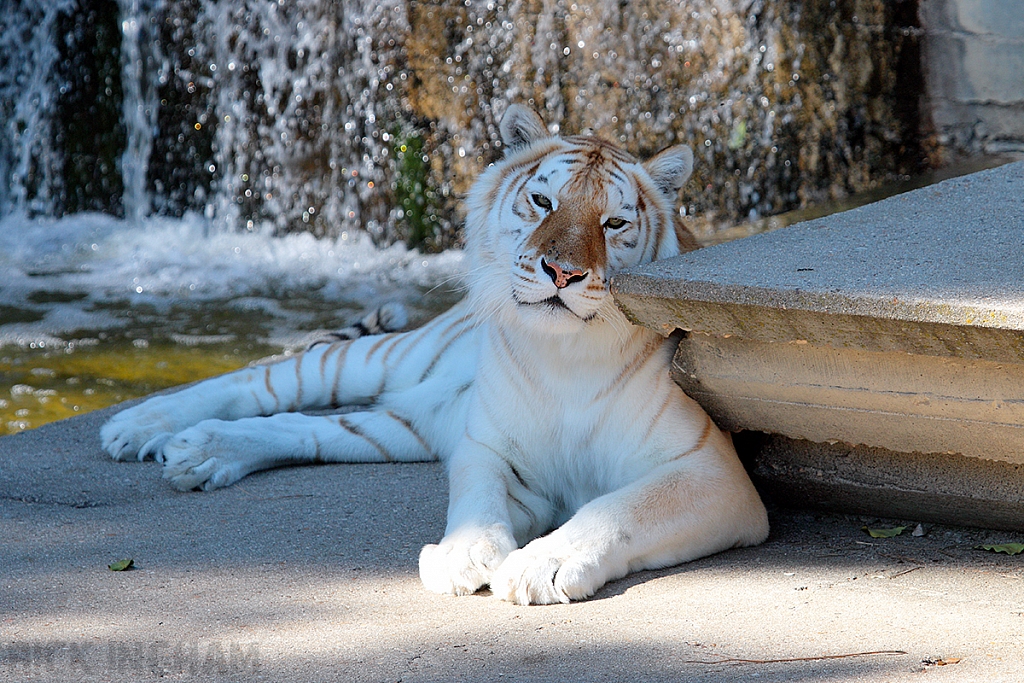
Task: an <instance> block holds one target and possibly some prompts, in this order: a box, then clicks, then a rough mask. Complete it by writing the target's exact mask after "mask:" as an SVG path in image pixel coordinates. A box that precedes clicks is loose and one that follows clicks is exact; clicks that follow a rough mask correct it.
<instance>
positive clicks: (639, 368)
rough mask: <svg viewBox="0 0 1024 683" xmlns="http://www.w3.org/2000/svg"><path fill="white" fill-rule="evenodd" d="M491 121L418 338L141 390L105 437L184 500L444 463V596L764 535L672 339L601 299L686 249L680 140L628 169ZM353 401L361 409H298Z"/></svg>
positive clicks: (660, 560) (594, 579)
mask: <svg viewBox="0 0 1024 683" xmlns="http://www.w3.org/2000/svg"><path fill="white" fill-rule="evenodd" d="M501 131H502V137H503V140H504V142H505V144H506V154H505V158H504V159H503V160H501V161H499V162H498V163H496V164H494V165H493V166H492V167H490V168H489V169H488V170H487V171H486V172H485V173H484V174H483V175H482V176H481V177H480V178H479V179H478V180H477V181H476V183H475V184H474V186H473V188H472V190H471V191H470V194H469V198H468V215H467V223H466V257H467V262H468V266H469V271H470V276H469V294H468V296H467V298H466V299H465V300H464V301H463V302H462V303H460V304H458V305H456V306H455V307H454V308H453V309H451V310H450V311H449V312H448V313H446V314H444V315H442V316H440V317H438V318H436V319H435V320H433V321H432V322H431V323H429V324H427V325H426V326H424V327H422V328H420V329H419V330H415V331H412V332H406V333H398V334H385V335H374V336H367V337H361V338H359V339H356V340H354V341H338V342H335V343H332V344H320V345H316V346H314V347H312V348H310V349H309V350H308V351H306V352H305V353H303V354H301V355H299V356H297V357H295V358H292V359H289V360H287V361H284V362H280V363H277V364H274V365H269V366H265V367H252V368H247V369H244V370H240V371H238V372H234V373H231V374H228V375H225V376H222V377H218V378H215V379H211V380H208V381H205V382H202V383H200V384H198V385H195V386H192V387H189V388H187V389H184V390H182V391H180V392H178V393H174V394H171V395H166V396H159V397H155V398H151V399H149V400H147V401H145V402H144V403H142V404H140V405H138V406H135V407H133V408H129V409H127V410H125V411H123V412H121V413H119V414H117V415H116V416H114V417H113V418H112V419H111V420H110V421H109V422H108V423H107V424H106V425H105V426H104V427H103V430H102V438H103V443H104V447H105V448H106V449H107V450H108V451H109V452H110V453H111V455H113V457H114V458H116V459H127V458H134V457H137V458H139V459H140V460H141V459H144V458H148V457H155V458H157V459H159V460H162V461H163V463H164V477H165V478H166V479H168V480H170V482H171V484H172V485H173V486H175V487H176V488H179V489H183V490H188V489H193V488H196V487H199V488H202V489H205V490H209V489H214V488H217V487H221V486H227V485H229V484H231V483H233V482H235V481H237V480H238V479H240V478H241V477H244V476H245V475H246V474H249V473H250V472H254V471H257V470H261V469H266V468H269V467H277V466H280V465H282V464H288V463H306V462H384V461H422V460H432V459H435V458H440V459H441V460H442V461H443V462H444V463H445V465H446V466H447V470H448V477H449V485H450V499H449V507H448V524H447V529H446V531H445V535H444V538H442V539H441V541H440V542H439V543H438V544H436V545H428V546H426V547H424V548H423V551H422V553H421V555H420V576H421V578H422V580H423V583H424V585H425V586H426V587H427V588H429V589H430V590H433V591H437V592H439V593H453V594H458V595H463V594H468V593H473V592H475V591H476V590H478V589H480V588H481V587H482V586H484V585H487V584H489V585H490V586H491V588H492V590H493V591H494V594H495V595H497V596H498V597H500V598H503V599H506V600H510V601H513V602H516V603H521V604H528V603H552V602H569V601H570V600H577V599H582V598H586V597H588V596H590V595H592V594H593V593H594V591H596V590H597V589H598V588H600V587H601V586H602V585H603V584H604V583H606V582H607V581H610V580H612V579H616V578H620V577H622V576H625V575H626V574H627V573H629V572H632V571H637V570H640V569H647V568H655V567H663V566H668V565H672V564H676V563H679V562H685V561H688V560H692V559H695V558H698V557H702V556H705V555H708V554H711V553H715V552H718V551H721V550H725V549H727V548H733V547H738V546H745V545H753V544H756V543H760V542H761V541H763V540H764V539H765V538H766V536H767V534H768V522H767V516H766V514H765V510H764V507H763V505H762V504H761V501H760V499H759V498H758V495H757V492H756V491H755V489H754V487H753V485H752V484H751V482H750V480H749V478H748V476H747V474H746V472H745V471H744V469H743V467H742V465H741V464H740V462H739V459H738V458H737V456H736V453H735V451H734V450H733V447H732V443H731V440H730V439H729V438H728V437H727V436H726V435H724V434H723V433H722V432H721V431H719V430H718V429H717V428H716V427H715V426H714V424H713V423H712V422H711V419H710V418H709V417H708V416H707V415H706V414H705V413H704V412H703V411H702V410H701V408H700V407H699V406H698V405H697V404H696V403H694V402H693V401H692V400H691V399H689V398H688V397H687V396H686V395H685V394H683V392H682V391H681V390H680V389H679V388H678V387H677V386H676V385H675V384H674V383H673V382H672V380H671V379H670V377H669V364H670V361H671V357H672V352H673V343H672V342H671V341H669V340H665V339H663V338H661V337H660V336H658V335H657V334H656V333H654V332H652V331H650V330H647V329H643V328H640V327H634V326H632V325H630V324H629V322H628V321H627V320H626V318H625V317H624V316H623V314H622V313H621V312H620V311H619V310H618V308H617V307H616V306H615V303H614V302H613V299H612V297H611V295H610V292H609V284H610V279H611V277H612V276H613V275H614V273H616V272H617V271H619V270H621V269H623V268H626V267H629V266H634V265H637V264H640V263H645V262H648V261H651V260H653V259H657V258H664V257H667V256H672V255H674V254H676V253H678V252H679V250H680V247H681V246H685V245H683V244H682V241H683V240H684V239H686V234H685V232H683V231H681V230H680V229H679V227H678V225H677V222H676V220H675V214H674V210H673V205H674V201H675V195H676V193H677V191H678V189H679V188H680V187H681V185H682V183H683V182H684V181H685V180H686V178H687V177H688V176H689V174H690V169H691V166H692V155H691V154H690V151H689V149H688V148H686V147H673V148H670V149H668V150H666V151H664V152H662V153H660V154H659V155H657V156H656V157H654V158H653V159H651V160H649V161H648V162H646V163H644V164H640V163H638V162H636V161H635V160H633V159H632V158H631V157H629V156H628V155H626V154H625V153H624V152H622V151H621V150H619V149H618V148H616V147H614V146H612V145H610V144H609V143H606V142H604V141H601V140H599V139H597V138H594V137H571V138H560V137H558V136H552V135H550V134H549V133H548V131H547V128H546V127H545V126H544V123H543V121H542V120H541V119H540V117H539V116H538V115H537V114H536V113H534V112H532V111H530V110H529V109H526V108H523V107H520V106H512V107H510V109H509V111H508V113H507V114H506V116H505V118H504V119H503V120H502V124H501ZM343 405H348V406H351V405H357V406H362V407H363V408H362V409H361V410H358V411H356V412H351V413H346V414H343V415H326V416H310V415H304V414H301V411H304V410H312V409H322V408H328V407H336V406H343ZM548 532H550V533H548ZM544 534H546V535H544Z"/></svg>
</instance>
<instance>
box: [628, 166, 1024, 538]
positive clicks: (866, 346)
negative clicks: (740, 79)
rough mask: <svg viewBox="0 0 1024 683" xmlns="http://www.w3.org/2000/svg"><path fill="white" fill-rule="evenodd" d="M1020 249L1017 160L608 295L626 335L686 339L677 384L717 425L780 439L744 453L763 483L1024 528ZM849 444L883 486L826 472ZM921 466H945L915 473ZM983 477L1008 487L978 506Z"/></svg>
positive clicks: (765, 238) (666, 265) (692, 258)
mask: <svg viewBox="0 0 1024 683" xmlns="http://www.w3.org/2000/svg"><path fill="white" fill-rule="evenodd" d="M1022 245H1024V162H1020V163H1015V164H1008V165H1006V166H1002V167H1000V168H996V169H991V170H988V171H982V172H980V173H975V174H972V175H969V176H964V177H961V178H957V179H954V180H949V181H946V182H943V183H940V184H938V185H934V186H931V187H927V188H923V189H921V190H917V191H914V192H909V193H907V194H903V195H899V196H896V197H892V198H890V199H887V200H884V201H881V202H878V203H875V204H871V205H868V206H865V207H861V208H859V209H854V210H852V211H848V212H845V213H841V214H836V215H833V216H829V217H826V218H821V219H817V220H813V221H808V222H806V223H802V224H799V225H795V226H792V227H790V228H786V229H784V230H780V231H777V232H773V233H769V234H764V235H757V236H754V237H750V238H747V239H743V240H738V241H736V242H731V243H728V244H722V245H718V246H714V247H709V248H707V249H703V250H700V251H698V252H693V253H690V254H685V255H683V256H680V257H678V258H675V259H669V260H666V261H662V262H658V263H653V264H649V265H647V266H643V267H641V268H637V269H635V270H634V271H632V272H630V273H625V274H622V275H620V276H619V277H617V278H616V280H615V283H614V291H615V294H616V297H617V299H618V301H619V303H620V305H621V306H622V308H623V309H624V310H625V311H626V312H627V314H628V315H629V316H630V317H631V318H632V319H633V320H634V321H635V322H637V323H639V324H642V325H646V326H648V327H651V328H653V329H656V330H659V331H661V332H662V333H665V334H668V333H671V332H672V331H673V330H677V329H681V330H685V331H686V332H687V334H685V335H684V336H683V338H682V341H681V343H680V346H679V350H678V352H677V354H676V358H675V363H674V369H673V372H674V378H675V380H676V381H677V382H678V383H679V384H680V385H681V386H682V387H683V389H684V390H686V391H687V393H689V394H690V395H691V396H692V397H693V398H694V399H696V400H697V401H698V402H700V403H701V404H702V405H703V406H704V408H705V409H706V410H707V411H708V412H709V413H710V414H711V415H712V416H713V417H714V418H715V419H716V420H717V421H718V423H719V424H720V425H721V426H722V427H723V428H726V429H729V430H732V431H741V430H749V431H756V432H764V433H770V434H774V435H778V438H781V439H782V440H777V441H771V442H760V441H756V440H755V441H749V440H748V442H747V447H748V449H749V448H752V449H753V451H752V452H751V453H748V455H752V456H754V460H755V463H754V469H755V471H757V472H760V473H761V474H762V479H763V481H765V482H772V485H773V486H777V485H781V482H786V484H785V486H786V487H789V488H790V489H792V490H793V491H804V492H812V491H813V492H815V493H814V494H813V496H811V497H812V498H816V499H819V502H820V500H831V501H832V502H833V505H834V508H835V509H842V510H847V511H855V512H868V513H874V514H885V515H889V516H906V517H911V518H918V519H933V520H937V521H939V520H941V521H945V522H951V523H959V524H982V525H988V526H999V527H1006V526H1010V527H1014V526H1016V527H1024V470H1022V469H1021V468H1020V467H1018V465H1020V464H1022V463H1024V248H1022ZM800 441H803V442H804V443H802V444H801V443H800ZM811 442H814V443H817V444H836V445H834V446H830V447H829V448H828V449H825V450H822V448H823V447H819V446H814V445H813V444H811ZM767 443H771V444H772V446H771V448H768V447H767V446H765V444H767ZM751 444H753V445H751ZM839 444H846V445H839ZM857 448H867V449H869V451H870V452H871V453H873V454H874V455H873V456H872V458H873V460H872V462H874V463H876V464H874V465H871V467H870V468H869V469H871V470H872V471H876V472H877V471H888V472H890V473H891V474H892V479H891V480H886V481H880V480H878V481H875V482H874V483H872V484H871V485H865V484H863V482H861V481H860V480H859V479H858V478H857V477H855V476H852V475H849V473H847V474H841V473H840V470H838V469H835V468H830V467H824V466H821V465H822V463H824V462H828V461H830V460H835V459H840V458H841V459H843V461H844V462H846V463H847V464H849V463H851V462H854V461H855V460H857V461H858V462H860V461H862V460H863V458H862V457H861V456H857V458H853V454H855V453H861V451H858V450H857ZM787 451H791V452H792V455H791V456H789V460H790V462H789V464H788V465H787V464H786V462H787V460H786V457H784V456H783V455H781V454H782V453H785V452H787ZM812 452H813V453H815V454H816V455H815V461H816V462H818V465H815V466H814V467H807V466H806V465H807V463H806V462H805V457H806V456H807V454H808V453H812ZM865 452H867V451H865ZM922 453H930V454H932V455H929V456H922V455H921V454H922ZM922 457H927V458H930V459H931V460H930V462H934V463H941V464H942V466H941V467H939V468H938V469H933V470H930V472H931V473H930V474H927V475H925V474H922V473H921V472H922V471H921V470H920V469H919V468H918V469H915V468H914V467H911V466H910V462H911V460H913V459H915V458H916V459H920V458H922ZM759 458H760V460H759ZM851 458H853V459H852V460H851ZM858 458H859V460H858ZM990 461H998V465H997V464H994V463H992V462H990ZM865 462H866V461H865ZM765 463H771V466H770V467H769V468H768V469H765V467H767V465H766V464H765ZM985 468H988V469H985ZM993 468H994V469H993ZM858 471H859V470H858ZM990 471H991V472H998V477H1005V478H1006V482H1007V485H1006V486H1004V487H1000V488H998V490H996V489H993V491H995V492H994V493H992V495H987V494H986V495H985V496H982V497H981V498H977V497H974V494H973V492H975V491H977V490H981V489H979V488H978V487H979V486H981V487H984V486H988V484H984V483H983V482H982V481H981V480H980V479H979V477H982V473H983V472H990ZM809 472H817V473H819V474H814V475H813V476H812V475H811V474H808V473H809ZM766 473H776V474H773V475H772V476H768V475H767V474H766ZM858 476H860V475H858ZM984 476H986V477H990V478H991V476H996V475H995V474H991V475H990V474H985V475H984ZM797 481H802V483H800V484H799V485H798V484H797V483H796V482H797ZM986 481H988V480H986ZM887 482H888V483H887ZM794 487H795V488H794ZM943 487H946V488H943ZM910 513H913V514H910Z"/></svg>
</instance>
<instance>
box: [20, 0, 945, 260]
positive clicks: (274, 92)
mask: <svg viewBox="0 0 1024 683" xmlns="http://www.w3.org/2000/svg"><path fill="white" fill-rule="evenodd" d="M854 5H855V6H854ZM915 7H916V5H915V4H914V0H899V1H898V2H896V3H895V4H894V3H886V2H879V1H876V0H866V1H865V2H858V3H830V2H828V1H827V0H818V1H815V2H809V3H808V2H798V1H797V0H688V1H687V2H681V1H669V2H660V3H653V2H637V3H621V2H617V1H613V0H599V1H598V2H593V3H576V2H573V0H460V1H459V2H439V3H424V2H417V1H412V0H329V1H326V2H325V1H324V0H247V1H245V2H239V1H237V0H175V1H171V0H35V1H34V2H28V1H26V0H15V2H14V7H13V9H11V8H7V9H6V10H5V12H4V13H3V14H2V16H0V29H2V31H0V65H2V66H0V121H2V125H3V135H2V139H0V174H2V176H3V178H4V179H5V182H3V183H0V218H2V217H3V216H8V215H12V214H23V215H26V216H29V217H32V216H39V217H60V216H63V215H67V214H74V213H77V212H81V211H100V212H103V213H107V214H111V215H114V216H119V217H123V218H124V219H125V220H126V221H127V222H128V223H131V224H133V225H138V224H140V223H142V222H143V221H145V220H147V219H149V218H152V217H154V216H161V217H174V218H180V217H183V216H200V217H202V218H203V220H205V221H206V222H207V224H208V226H209V228H210V229H211V230H213V231H215V232H216V231H228V232H237V231H243V232H244V231H267V232H271V233H274V234H285V233H291V232H309V233H311V234H313V235H315V236H337V235H340V234H342V233H347V232H353V231H362V232H366V233H368V234H369V235H370V236H371V237H372V238H373V239H374V241H375V242H376V243H378V244H386V243H391V242H394V241H399V240H405V241H407V242H408V243H410V244H415V245H418V246H421V247H423V248H427V249H437V248H444V247H447V246H451V245H453V244H457V243H458V239H459V237H458V231H457V224H458V220H457V215H458V214H457V210H458V209H457V207H458V203H459V199H460V197H461V196H462V195H463V194H464V192H465V191H466V189H467V187H468V185H469V183H470V182H471V180H472V178H473V177H475V176H476V175H477V174H478V173H479V172H480V171H481V170H482V168H484V167H485V166H486V164H487V163H489V162H490V161H492V160H493V159H494V158H495V157H496V156H497V155H499V154H500V153H501V149H500V140H499V136H498V130H497V121H498V120H499V119H500V116H501V114H502V113H503V112H504V110H505V108H506V107H507V106H508V104H509V103H510V102H512V101H519V102H525V103H528V104H532V105H533V106H534V107H536V108H537V109H539V110H540V111H541V112H542V114H543V115H544V116H545V118H546V119H547V120H548V121H549V123H550V124H551V125H552V129H553V130H554V129H557V127H558V126H559V125H561V126H562V130H566V131H569V132H572V131H575V130H580V129H582V128H593V129H594V130H595V131H596V132H597V133H599V134H600V135H603V136H605V137H607V138H609V139H613V140H616V141H617V142H619V143H621V144H623V145H624V146H625V147H626V148H627V149H628V150H629V151H631V152H633V153H635V154H637V155H646V154H651V153H653V152H655V151H657V150H658V149H660V148H661V147H664V146H667V145H669V144H676V143H679V142H685V143H687V144H690V145H691V146H693V147H694V148H695V152H696V158H697V166H696V171H695V180H694V182H692V183H691V184H690V186H688V188H687V190H686V194H685V195H684V204H685V213H686V215H687V220H689V221H691V226H692V227H694V228H695V229H697V230H698V231H699V230H700V229H702V228H701V226H702V224H700V223H698V222H696V221H697V219H696V218H695V216H700V217H702V218H703V220H704V221H705V223H706V225H705V227H707V228H708V229H711V228H713V227H714V226H715V225H718V224H720V223H723V222H724V223H729V222H735V221H738V220H743V219H746V218H749V217H756V216H760V215H766V214H772V213H778V212H781V211H785V210H788V209H791V208H795V207H797V206H800V205H805V204H808V203H810V202H814V201H820V200H823V199H830V198H835V197H839V196H842V195H844V194H846V193H848V192H854V191H860V190H863V189H867V188H870V187H874V186H877V185H878V184H880V183H882V182H885V181H886V180H887V179H891V178H892V177H894V176H896V175H899V174H904V173H909V172H913V171H915V170H917V169H919V168H920V167H921V166H922V164H923V163H924V157H925V155H924V153H923V151H922V147H921V145H920V141H921V133H920V125H919V121H918V113H917V105H916V103H917V101H918V95H919V94H920V89H921V83H920V78H919V76H920V73H919V72H920V66H919V64H918V36H919V32H918V31H917V30H916V27H915V26H914V25H913V24H914V21H915V20H916V14H915V12H914V11H908V8H909V10H913V9H914V8H915Z"/></svg>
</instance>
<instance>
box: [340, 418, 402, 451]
mask: <svg viewBox="0 0 1024 683" xmlns="http://www.w3.org/2000/svg"><path fill="white" fill-rule="evenodd" d="M338 425H339V426H340V427H341V428H342V429H344V430H345V431H347V432H348V433H349V434H351V435H353V436H358V437H359V438H360V439H362V440H363V441H365V442H366V443H368V444H370V445H371V446H373V447H374V448H376V449H377V451H378V452H379V453H380V457H382V458H384V462H392V461H393V460H394V458H392V457H391V454H390V453H388V452H387V451H386V450H385V449H384V447H383V446H381V445H380V443H379V442H378V441H377V440H376V439H374V438H371V437H370V436H367V434H366V432H364V431H363V430H361V429H359V427H356V426H355V425H354V424H352V423H351V422H349V421H348V420H346V419H345V417H344V416H341V417H339V418H338Z"/></svg>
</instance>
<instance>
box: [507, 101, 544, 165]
mask: <svg viewBox="0 0 1024 683" xmlns="http://www.w3.org/2000/svg"><path fill="white" fill-rule="evenodd" d="M499 128H500V129H501V141H502V143H504V145H505V154H509V153H510V152H512V151H514V150H516V149H518V148H520V147H525V146H527V145H529V144H532V143H533V142H535V141H536V140H541V139H543V138H548V137H551V133H549V132H548V127H547V126H545V125H544V120H543V119H541V117H540V114H538V113H537V112H535V111H534V110H532V109H530V108H529V107H524V106H523V105H521V104H513V105H511V106H510V107H509V108H508V110H507V111H506V112H505V116H503V117H502V119H501V125H500V126H499Z"/></svg>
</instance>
